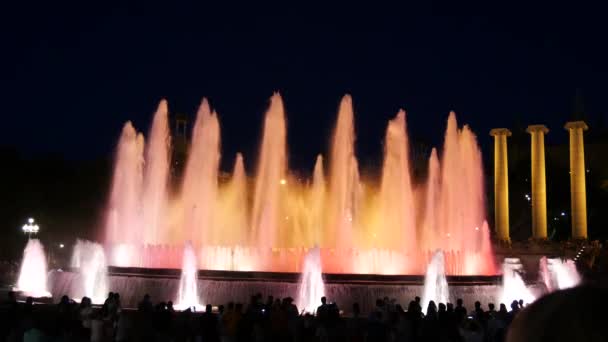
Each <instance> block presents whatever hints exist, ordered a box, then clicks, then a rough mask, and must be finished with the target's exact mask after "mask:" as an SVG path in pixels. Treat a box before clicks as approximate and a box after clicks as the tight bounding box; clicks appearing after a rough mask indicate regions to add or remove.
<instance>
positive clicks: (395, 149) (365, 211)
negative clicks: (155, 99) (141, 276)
mask: <svg viewBox="0 0 608 342" xmlns="http://www.w3.org/2000/svg"><path fill="white" fill-rule="evenodd" d="M354 122H355V121H354V109H353V103H352V99H351V98H350V96H345V97H344V98H343V99H342V101H341V102H340V105H339V108H338V115H337V121H336V125H335V129H334V132H333V137H332V141H331V145H330V151H329V153H328V155H327V156H326V158H325V157H324V156H323V155H319V156H318V157H317V159H316V161H314V169H313V168H312V167H313V165H312V163H313V161H311V169H312V170H313V173H312V176H311V177H310V178H308V179H307V178H306V177H302V176H301V175H296V174H295V173H293V172H290V170H289V168H288V150H287V131H286V118H285V110H284V106H283V100H282V98H281V96H280V95H279V94H274V95H273V96H272V98H271V99H270V104H269V107H268V110H267V112H266V116H265V119H264V123H263V131H262V135H261V141H260V146H259V150H258V157H257V159H256V163H255V165H256V167H255V174H254V175H248V174H247V173H246V170H245V167H244V165H245V163H244V161H243V156H242V155H241V154H237V156H236V158H235V157H234V156H222V155H221V146H220V136H221V132H220V123H219V115H218V114H217V113H215V112H214V111H212V109H211V108H210V106H209V103H208V102H207V101H206V100H203V102H202V104H201V106H200V108H199V110H198V113H197V118H196V122H195V124H194V128H193V132H192V140H191V144H190V147H189V151H188V160H187V162H186V167H185V171H184V176H183V178H182V179H180V180H175V179H171V175H170V172H169V170H170V169H171V168H170V163H169V162H168V161H169V160H170V157H169V146H170V141H171V137H170V134H169V131H168V129H167V126H168V125H167V104H166V103H165V102H164V101H163V102H161V103H160V104H159V107H158V110H157V112H156V114H155V115H154V120H153V124H152V128H151V131H150V135H149V136H150V138H149V141H148V142H147V145H146V146H144V139H143V136H142V135H141V134H139V133H137V131H136V130H135V129H134V128H133V126H132V125H131V124H130V123H127V124H125V127H124V128H123V132H122V135H121V138H120V140H119V143H118V148H117V155H116V164H115V170H114V179H113V183H112V191H111V196H110V200H109V204H108V215H107V223H106V236H107V239H106V241H107V243H108V249H109V251H110V253H111V258H110V260H111V263H112V264H113V265H119V266H141V267H174V268H177V267H180V265H181V260H182V256H181V253H182V251H183V248H184V243H185V241H192V248H193V249H194V251H195V254H196V255H197V264H198V267H200V268H202V269H216V270H247V271H277V272H300V271H301V268H302V265H303V264H304V260H305V258H306V253H307V250H308V249H310V248H312V247H313V246H316V245H318V246H320V249H319V255H320V260H321V265H322V269H323V271H324V272H329V273H374V274H424V273H425V271H426V266H427V264H428V263H429V262H430V260H431V258H432V254H433V253H432V252H434V251H436V250H442V251H443V252H444V262H445V272H446V274H453V275H475V274H486V275H488V274H496V273H497V270H496V267H495V265H494V262H493V255H492V250H491V244H490V241H489V227H488V226H487V223H486V222H485V207H484V205H485V204H484V198H483V174H482V164H481V153H480V150H479V147H478V144H477V140H476V137H475V135H474V134H473V133H472V132H471V130H470V129H469V128H468V127H467V126H464V127H462V128H459V127H458V124H457V122H456V116H455V114H454V113H450V115H449V117H448V120H447V129H446V133H445V141H444V145H443V148H442V153H441V157H440V156H439V155H438V153H437V150H435V149H433V150H432V153H431V155H430V156H429V166H428V168H429V169H428V172H427V176H426V177H425V178H423V179H416V178H415V177H414V176H413V173H412V170H411V166H410V163H411V161H410V151H409V138H408V132H407V124H406V114H405V112H404V111H399V112H398V113H397V115H396V116H395V118H394V119H392V120H390V122H389V123H388V125H387V129H386V134H385V143H384V151H383V153H384V158H383V160H384V161H383V164H382V167H381V168H380V170H378V173H377V174H376V175H373V174H369V175H366V176H365V177H362V176H361V175H360V172H359V162H358V160H357V156H356V153H355V140H356V135H355V125H354ZM227 137H228V139H230V136H229V135H227ZM310 138H311V139H320V138H319V137H317V136H316V135H315V134H314V132H311V136H310ZM144 152H145V153H144ZM220 158H230V159H231V160H232V158H234V168H233V170H232V174H231V175H230V176H229V177H223V178H222V181H220V179H219V178H220V172H219V165H220ZM324 164H327V165H326V166H327V170H325V168H324ZM176 181H178V182H181V186H179V187H178V188H177V189H174V188H172V187H170V186H169V185H168V184H174V183H176Z"/></svg>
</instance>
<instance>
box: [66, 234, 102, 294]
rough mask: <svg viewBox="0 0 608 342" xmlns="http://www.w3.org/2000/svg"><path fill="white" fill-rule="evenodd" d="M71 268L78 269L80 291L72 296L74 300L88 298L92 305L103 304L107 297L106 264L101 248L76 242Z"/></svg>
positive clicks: (79, 241)
mask: <svg viewBox="0 0 608 342" xmlns="http://www.w3.org/2000/svg"><path fill="white" fill-rule="evenodd" d="M71 266H72V267H74V268H77V269H78V273H79V275H80V283H81V288H80V290H81V291H78V292H77V293H74V294H72V295H73V297H75V298H76V299H80V298H82V297H84V296H86V297H89V298H90V299H91V301H92V302H93V303H94V304H103V303H104V301H105V299H106V298H107V295H108V263H107V261H106V255H105V251H104V249H103V246H101V245H100V244H98V243H95V242H91V241H86V240H80V239H78V240H76V245H75V246H74V250H73V252H72V265H71Z"/></svg>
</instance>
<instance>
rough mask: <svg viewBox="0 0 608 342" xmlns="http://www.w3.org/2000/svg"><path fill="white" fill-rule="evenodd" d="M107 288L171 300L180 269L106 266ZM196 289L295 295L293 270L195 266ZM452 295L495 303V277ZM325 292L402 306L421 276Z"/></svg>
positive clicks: (340, 298) (69, 282)
mask: <svg viewBox="0 0 608 342" xmlns="http://www.w3.org/2000/svg"><path fill="white" fill-rule="evenodd" d="M108 271H109V272H108V275H109V291H114V292H118V293H119V294H120V297H121V302H122V305H123V307H125V308H136V307H137V304H138V302H139V301H140V300H141V299H142V298H143V296H144V294H146V293H147V294H149V295H150V296H151V297H152V300H153V301H154V302H159V301H169V300H174V299H175V298H176V296H177V293H178V291H179V282H180V274H181V270H180V269H148V268H136V267H109V270H108ZM78 277H79V273H78V271H77V270H75V269H67V270H64V271H58V270H52V271H51V272H49V277H48V278H49V280H48V283H49V287H50V291H51V292H52V294H53V297H54V298H56V299H59V298H60V297H61V296H62V295H64V294H68V295H70V294H71V293H72V288H75V287H77V286H79V285H78V284H79V280H78ZM197 278H198V280H197V281H198V293H199V297H200V298H204V300H205V303H201V304H213V305H218V304H224V305H225V304H226V303H228V302H230V301H232V302H240V303H243V304H245V305H246V304H247V303H249V300H250V296H251V295H253V294H256V293H261V294H262V295H263V296H268V295H273V296H274V297H275V298H284V297H292V298H297V295H298V290H299V280H300V274H299V273H290V272H241V271H210V270H200V271H198V274H197ZM446 278H447V281H448V284H449V286H450V294H451V297H452V298H462V299H463V301H464V303H465V305H467V307H473V303H474V302H475V301H476V300H479V301H481V302H482V303H490V302H493V303H496V304H497V306H498V298H499V296H500V294H501V282H502V277H501V276H499V275H498V276H496V275H494V276H447V277H446ZM323 279H324V282H325V295H326V297H327V299H328V300H329V301H333V302H336V303H338V305H339V306H340V308H341V309H342V310H344V311H345V312H346V313H347V314H348V313H349V312H350V309H351V307H352V304H353V303H355V302H358V303H359V305H360V307H361V310H362V312H363V313H367V312H370V311H371V310H373V307H374V305H375V301H376V299H377V298H383V297H389V298H395V299H396V300H397V302H399V303H401V304H402V305H407V303H409V301H410V300H413V299H414V297H416V296H422V293H423V288H424V275H375V274H328V273H325V274H323ZM530 287H531V289H532V291H534V292H536V293H542V292H543V291H544V287H543V286H542V285H536V284H532V285H530Z"/></svg>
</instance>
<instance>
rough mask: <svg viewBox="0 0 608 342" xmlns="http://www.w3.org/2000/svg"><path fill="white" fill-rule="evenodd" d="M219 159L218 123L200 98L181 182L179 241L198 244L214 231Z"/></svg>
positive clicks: (205, 102) (197, 245)
mask: <svg viewBox="0 0 608 342" xmlns="http://www.w3.org/2000/svg"><path fill="white" fill-rule="evenodd" d="M219 161H220V125H219V121H218V118H217V115H216V113H215V112H211V108H210V107H209V103H208V102H207V99H203V101H202V103H201V105H200V107H199V109H198V113H197V114H196V122H195V124H194V128H193V131H192V143H191V145H190V153H189V155H188V161H187V164H186V171H185V176H184V181H183V184H182V202H183V203H182V209H183V220H184V222H183V223H182V227H183V228H184V229H185V230H184V231H183V232H182V234H181V236H180V237H181V239H180V241H185V240H189V241H192V243H193V245H194V246H196V247H200V246H202V245H203V243H204V242H205V241H207V240H208V239H210V238H212V237H213V236H214V235H215V234H214V233H215V232H214V231H213V229H214V219H215V215H214V214H215V210H216V208H215V204H216V201H217V187H218V185H217V181H218V180H217V179H218V167H219Z"/></svg>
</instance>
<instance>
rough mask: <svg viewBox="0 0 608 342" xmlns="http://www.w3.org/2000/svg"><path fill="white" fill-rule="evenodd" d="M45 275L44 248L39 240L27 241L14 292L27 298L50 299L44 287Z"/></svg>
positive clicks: (49, 294)
mask: <svg viewBox="0 0 608 342" xmlns="http://www.w3.org/2000/svg"><path fill="white" fill-rule="evenodd" d="M46 275H47V268H46V255H45V254H44V247H43V246H42V243H40V240H38V239H29V240H28V241H27V245H26V246H25V250H24V251H23V260H22V261H21V269H20V271H19V280H18V281H17V287H16V288H14V290H15V291H19V292H21V293H22V294H23V295H24V296H27V297H34V298H41V297H51V293H50V292H49V291H48V289H47V286H46Z"/></svg>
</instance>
